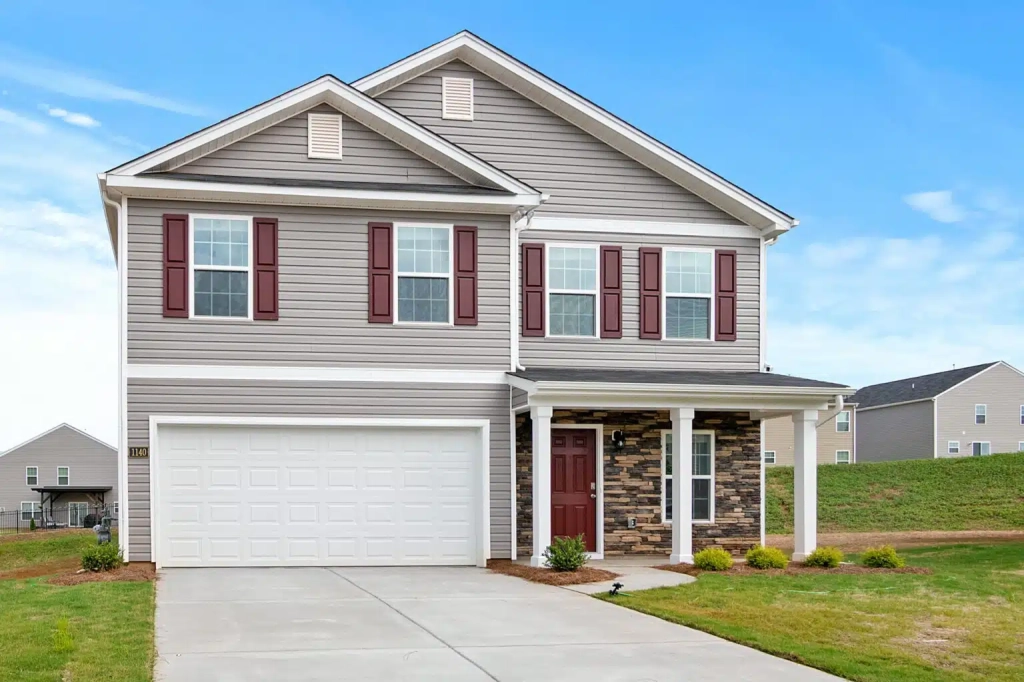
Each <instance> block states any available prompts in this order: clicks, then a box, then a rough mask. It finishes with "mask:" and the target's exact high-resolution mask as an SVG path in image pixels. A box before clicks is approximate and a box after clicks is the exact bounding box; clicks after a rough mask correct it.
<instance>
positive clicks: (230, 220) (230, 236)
mask: <svg viewBox="0 0 1024 682" xmlns="http://www.w3.org/2000/svg"><path fill="white" fill-rule="evenodd" d="M191 221H192V225H191V228H192V231H191V234H192V241H191V248H192V257H191V258H190V259H189V262H190V263H191V267H192V299H191V304H192V311H191V312H192V315H191V316H192V317H209V318H222V319H243V320H246V319H252V296H251V295H250V292H251V290H252V271H251V268H250V267H249V261H250V257H249V252H250V244H252V219H251V218H245V217H238V216H203V215H194V216H191Z"/></svg>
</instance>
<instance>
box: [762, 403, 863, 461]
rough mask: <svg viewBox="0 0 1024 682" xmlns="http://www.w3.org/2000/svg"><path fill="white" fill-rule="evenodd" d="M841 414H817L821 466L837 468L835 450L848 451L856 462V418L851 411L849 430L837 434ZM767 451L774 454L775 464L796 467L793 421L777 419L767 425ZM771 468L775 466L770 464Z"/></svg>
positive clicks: (831, 411)
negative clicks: (837, 418) (854, 441)
mask: <svg viewBox="0 0 1024 682" xmlns="http://www.w3.org/2000/svg"><path fill="white" fill-rule="evenodd" d="M838 413H839V410H829V411H828V412H819V413H818V429H817V431H818V464H835V463H836V450H849V451H850V457H851V458H853V457H854V454H853V434H854V432H855V431H856V429H857V426H856V421H857V414H856V412H855V411H854V410H852V409H851V410H850V430H849V431H848V432H844V433H840V432H838V431H836V419H835V417H836V415H837V414H838ZM764 449H765V450H766V451H767V450H774V451H775V464H776V465H778V466H793V417H792V416H791V415H787V416H785V417H776V418H774V419H766V420H765V422H764ZM768 466H772V465H771V464H769V465H768Z"/></svg>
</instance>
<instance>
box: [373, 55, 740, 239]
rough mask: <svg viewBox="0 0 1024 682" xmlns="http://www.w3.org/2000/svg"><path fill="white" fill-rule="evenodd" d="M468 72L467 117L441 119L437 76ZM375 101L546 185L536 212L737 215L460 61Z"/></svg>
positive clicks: (722, 219) (695, 217) (698, 217)
mask: <svg viewBox="0 0 1024 682" xmlns="http://www.w3.org/2000/svg"><path fill="white" fill-rule="evenodd" d="M444 76H456V77H470V78H473V86H474V91H473V98H474V112H473V120H472V121H453V120H445V119H443V118H441V79H442V77H444ZM377 99H378V100H380V101H381V102H383V103H384V104H386V105H388V106H389V107H391V108H392V109H395V110H397V111H398V112H400V113H402V114H404V115H406V116H408V117H409V118H411V119H413V120H414V121H416V122H417V123H420V124H422V125H423V126H425V127H427V128H429V129H431V130H433V131H434V132H436V133H438V134H439V135H441V136H442V137H445V138H447V139H448V140H450V141H451V142H454V143H455V144H457V145H459V146H460V147H462V148H464V149H466V150H467V151H469V152H471V153H473V154H475V155H477V156H479V157H480V158H481V159H483V160H485V161H487V162H489V163H491V164H492V165H494V166H496V167H498V168H500V169H501V170H503V171H505V172H507V173H509V174H510V175H512V176H514V177H516V178H518V179H519V180H522V181H523V182H525V183H527V184H529V185H530V186H532V187H535V188H536V189H538V190H541V191H542V192H547V193H549V194H550V195H551V198H550V199H549V200H548V201H547V202H546V203H545V204H543V205H542V206H541V207H540V209H538V214H551V215H554V214H565V215H590V216H599V217H606V218H611V217H634V218H638V217H645V218H648V219H652V218H668V219H674V220H683V221H690V222H708V223H729V224H737V223H739V221H738V220H736V219H735V218H733V217H732V216H730V215H728V214H727V213H725V212H723V211H721V210H720V209H718V208H716V207H715V206H712V205H711V204H709V203H707V202H706V201H704V200H703V199H701V198H700V197H698V196H697V195H695V194H693V193H692V192H689V191H688V190H685V189H683V188H682V187H679V186H678V185H676V184H674V183H673V182H671V181H669V180H668V179H666V178H664V177H663V176H661V175H659V174H657V173H655V172H654V171H653V170H651V169H649V168H647V167H646V166H644V165H642V164H640V163H639V162H637V161H635V160H633V159H631V158H629V157H628V156H626V155H625V154H623V153H621V152H619V151H618V150H616V149H613V148H612V147H610V146H608V145H607V144H605V143H604V142H602V141H601V140H599V139H597V138H596V137H594V136H592V135H590V134H589V133H586V132H584V131H583V130H581V129H580V128H578V127H576V126H575V125H573V124H572V123H569V122H568V121H566V120H565V119H562V118H560V117H558V116H556V115H555V114H553V113H551V112H550V111H549V110H547V109H545V108H543V107H542V106H540V105H539V104H537V103H535V102H533V101H532V100H530V99H527V98H526V97H524V96H522V95H520V94H519V93H518V92H516V91H514V90H511V89H510V88H508V87H506V86H505V85H503V84H501V83H499V82H497V81H495V80H493V79H492V78H489V77H488V76H486V75H484V74H482V73H480V72H479V71H477V70H475V69H473V68H472V67H470V66H468V65H467V64H465V63H464V62H460V61H454V62H450V63H448V64H445V65H443V66H440V67H438V68H436V69H434V70H432V71H430V72H428V73H425V74H423V75H422V76H419V77H417V78H414V79H413V80H411V81H409V82H407V83H403V84H402V85H399V86H397V87H396V88H394V89H392V90H389V91H387V92H385V93H382V94H381V95H379V96H378V97H377Z"/></svg>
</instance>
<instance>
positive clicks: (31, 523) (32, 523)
mask: <svg viewBox="0 0 1024 682" xmlns="http://www.w3.org/2000/svg"><path fill="white" fill-rule="evenodd" d="M28 529H29V530H35V529H36V520H35V519H29V520H28Z"/></svg>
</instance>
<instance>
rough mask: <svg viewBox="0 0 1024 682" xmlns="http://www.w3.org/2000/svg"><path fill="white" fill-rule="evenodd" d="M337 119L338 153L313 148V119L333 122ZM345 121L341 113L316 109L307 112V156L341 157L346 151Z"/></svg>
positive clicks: (318, 157) (316, 157) (315, 157)
mask: <svg viewBox="0 0 1024 682" xmlns="http://www.w3.org/2000/svg"><path fill="white" fill-rule="evenodd" d="M334 120H337V122H338V153H337V154H324V153H321V152H316V151H314V150H313V121H321V122H332V123H333V121H334ZM343 122H344V117H343V116H342V115H341V114H338V113H334V114H325V113H318V112H314V111H309V112H306V156H307V158H310V159H341V158H343V155H344V153H345V150H344V145H343V133H342V128H343V125H342V124H343Z"/></svg>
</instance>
